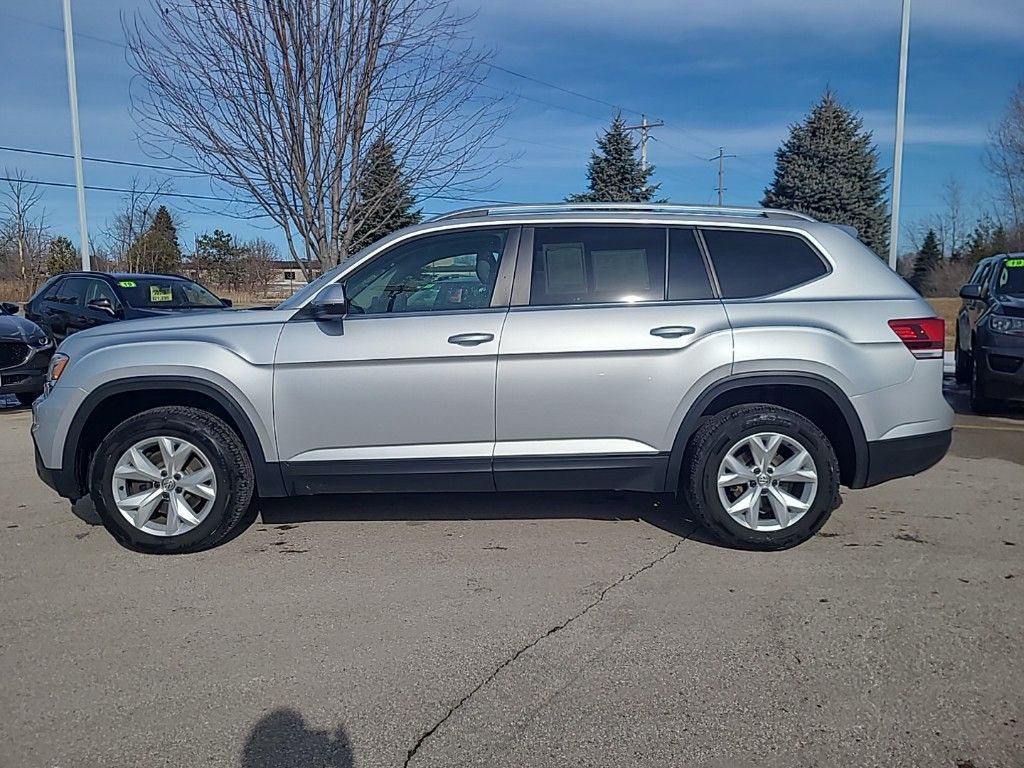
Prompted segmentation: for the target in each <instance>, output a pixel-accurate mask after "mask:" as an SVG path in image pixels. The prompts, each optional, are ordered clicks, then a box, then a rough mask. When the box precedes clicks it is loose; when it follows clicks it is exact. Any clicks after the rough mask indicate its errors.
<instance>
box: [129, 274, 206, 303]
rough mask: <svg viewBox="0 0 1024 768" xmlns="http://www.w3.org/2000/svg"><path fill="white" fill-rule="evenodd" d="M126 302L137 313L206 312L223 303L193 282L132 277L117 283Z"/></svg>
mask: <svg viewBox="0 0 1024 768" xmlns="http://www.w3.org/2000/svg"><path fill="white" fill-rule="evenodd" d="M117 287H118V290H119V291H120V293H121V295H122V296H123V297H124V300H125V302H127V303H128V305H129V306H132V307H135V308H136V309H203V308H207V309H209V308H213V307H223V306H224V303H223V302H222V301H221V300H220V299H218V298H217V297H216V296H214V295H213V294H212V293H210V292H209V291H208V290H206V289H205V288H203V286H201V285H199V283H193V282H192V281H191V280H182V279H180V278H179V279H170V280H169V279H166V278H160V277H133V278H131V279H126V280H118V281H117Z"/></svg>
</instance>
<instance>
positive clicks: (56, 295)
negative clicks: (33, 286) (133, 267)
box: [25, 272, 231, 342]
mask: <svg viewBox="0 0 1024 768" xmlns="http://www.w3.org/2000/svg"><path fill="white" fill-rule="evenodd" d="M230 306H231V302H230V301H228V300H227V299H220V298H217V296H215V295H214V294H213V293H211V292H210V291H209V290H207V289H206V288H204V287H203V286H201V285H200V284H199V283H196V282H194V281H192V280H189V279H188V278H184V277H180V276H178V275H150V274H127V273H120V274H116V273H106V272H69V273H67V274H63V275H57V276H56V277H53V278H50V279H49V280H48V281H46V283H44V284H43V287H42V288H40V289H39V290H38V291H36V292H35V294H34V295H33V296H32V298H30V299H29V300H28V301H27V302H26V303H25V316H26V317H27V318H28V319H30V320H33V321H34V322H36V323H38V324H39V325H40V326H41V327H42V328H43V329H44V330H45V331H46V332H47V333H48V334H49V336H50V338H51V339H53V340H55V341H57V342H60V341H62V340H63V339H65V338H66V337H67V336H70V335H71V334H72V333H75V332H76V331H83V330H85V329H87V328H95V327H96V326H98V325H104V324H106V323H112V322H115V321H118V320H132V319H135V318H140V317H159V316H160V315H164V314H169V313H173V312H195V311H213V310H221V309H225V308H227V307H230Z"/></svg>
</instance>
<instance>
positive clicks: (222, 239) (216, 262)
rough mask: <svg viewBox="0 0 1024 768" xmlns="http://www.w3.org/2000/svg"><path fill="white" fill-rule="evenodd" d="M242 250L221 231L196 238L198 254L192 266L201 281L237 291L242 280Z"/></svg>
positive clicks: (228, 235) (230, 237)
mask: <svg viewBox="0 0 1024 768" xmlns="http://www.w3.org/2000/svg"><path fill="white" fill-rule="evenodd" d="M241 261H242V252H241V248H239V246H237V245H236V244H235V242H234V238H233V237H232V236H231V235H230V234H228V233H227V232H224V231H223V230H220V229H215V230H213V234H212V235H211V234H202V235H200V236H199V237H197V238H196V252H195V255H194V256H193V257H192V259H191V265H192V267H193V269H194V270H195V271H196V273H197V275H199V278H200V279H201V280H203V279H204V280H209V281H211V282H213V283H215V284H216V285H217V286H218V287H220V288H231V289H237V288H238V286H239V284H240V283H241V279H242V271H243V265H242V263H241Z"/></svg>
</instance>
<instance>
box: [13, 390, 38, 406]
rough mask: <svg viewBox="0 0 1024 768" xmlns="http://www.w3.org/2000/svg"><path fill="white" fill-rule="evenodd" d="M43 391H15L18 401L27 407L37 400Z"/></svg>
mask: <svg viewBox="0 0 1024 768" xmlns="http://www.w3.org/2000/svg"><path fill="white" fill-rule="evenodd" d="M40 394H41V393H39V392H15V393H14V396H15V397H16V398H18V402H19V403H21V404H22V405H23V406H25V407H26V408H27V407H28V406H30V405H32V403H34V402H35V401H36V398H37V397H39V395H40Z"/></svg>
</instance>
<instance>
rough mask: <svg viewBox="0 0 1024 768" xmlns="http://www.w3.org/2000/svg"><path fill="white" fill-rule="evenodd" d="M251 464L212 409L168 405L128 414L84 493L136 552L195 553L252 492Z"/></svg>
mask: <svg viewBox="0 0 1024 768" xmlns="http://www.w3.org/2000/svg"><path fill="white" fill-rule="evenodd" d="M253 486H254V482H253V469H252V462H251V461H250V459H249V455H248V453H247V452H246V450H245V446H244V445H243V443H242V441H241V440H240V439H239V437H238V435H236V434H235V432H234V431H233V430H232V429H231V428H230V427H229V426H228V425H227V424H225V423H224V421H222V420H221V419H219V418H217V417H216V416H214V415H213V414H211V413H208V412H206V411H203V410H200V409H198V408H187V407H183V406H169V407H164V408H154V409H152V410H149V411H144V412H143V413H140V414H138V415H136V416H132V417H131V418H129V419H127V420H126V421H124V422H122V423H121V424H119V425H118V426H117V427H115V428H114V429H113V431H111V432H110V434H109V435H107V437H106V439H104V440H103V442H102V443H101V444H100V446H99V447H98V448H97V449H96V453H95V454H94V458H93V462H92V471H91V481H90V492H91V495H92V499H93V502H94V503H95V505H96V510H97V511H98V512H99V515H100V517H101V519H102V520H103V525H104V526H106V528H107V530H108V531H110V533H111V534H112V535H113V536H114V538H116V539H117V540H118V541H119V542H120V543H121V544H122V545H124V546H125V547H128V548H129V549H134V550H136V551H139V552H149V553H156V554H160V553H164V554H169V553H179V552H194V551H197V550H200V549H205V548H207V547H211V546H213V545H215V544H217V543H218V542H219V541H220V540H221V539H223V538H224V537H225V536H227V535H228V533H230V532H231V530H232V529H233V528H234V527H235V526H236V525H238V523H239V521H240V520H241V519H242V517H243V515H244V514H245V512H246V510H247V509H248V507H249V504H250V502H251V500H252V495H253Z"/></svg>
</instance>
